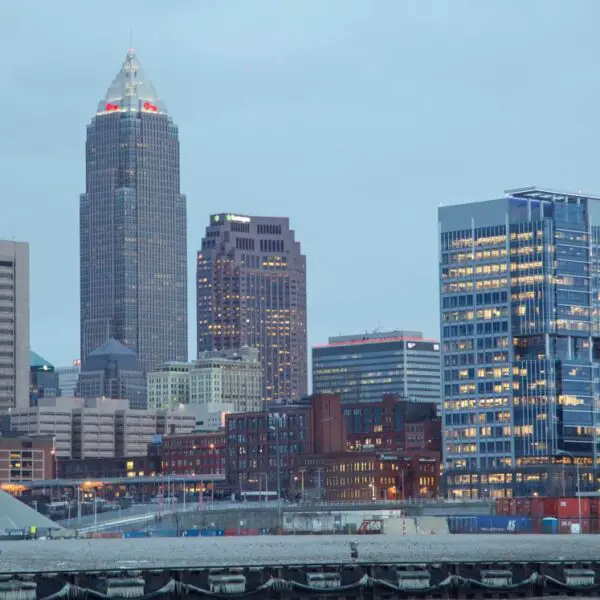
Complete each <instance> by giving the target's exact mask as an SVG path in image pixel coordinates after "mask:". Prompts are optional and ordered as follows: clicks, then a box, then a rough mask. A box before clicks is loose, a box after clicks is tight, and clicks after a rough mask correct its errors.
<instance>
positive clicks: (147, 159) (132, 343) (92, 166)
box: [80, 50, 187, 370]
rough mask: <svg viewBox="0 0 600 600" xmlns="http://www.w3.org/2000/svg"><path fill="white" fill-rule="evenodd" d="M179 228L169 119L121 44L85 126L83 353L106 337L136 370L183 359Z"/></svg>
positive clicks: (180, 208) (182, 210)
mask: <svg viewBox="0 0 600 600" xmlns="http://www.w3.org/2000/svg"><path fill="white" fill-rule="evenodd" d="M186 235H187V234H186V200H185V196H183V195H181V193H180V189H179V140H178V132H177V127H176V126H175V125H174V123H173V120H172V119H171V117H170V116H169V115H168V113H167V109H166V107H165V105H164V103H163V102H162V100H160V98H159V97H158V95H157V93H156V90H155V89H154V87H153V86H152V84H151V83H150V81H149V80H148V78H147V77H146V74H145V73H144V71H143V70H142V68H141V66H140V63H139V61H138V58H137V56H136V54H135V52H134V51H133V50H130V51H129V52H128V53H127V56H126V58H125V62H124V63H123V66H122V67H121V70H120V71H119V73H118V75H117V77H116V78H115V80H114V81H113V82H112V84H111V86H110V87H109V88H108V91H107V92H106V95H105V97H104V98H103V99H102V100H101V101H100V102H99V104H98V108H97V110H96V114H95V115H94V117H93V118H92V122H91V123H90V125H88V128H87V143H86V192H85V194H82V196H81V202H80V254H81V264H80V285H81V356H82V358H83V360H84V361H85V357H87V356H89V354H90V353H91V352H93V351H94V350H96V348H99V347H100V346H101V345H102V344H103V343H104V342H106V340H107V339H109V338H114V339H116V340H118V341H119V342H121V343H122V344H124V345H125V346H127V347H128V348H130V349H131V350H133V351H134V352H135V353H136V354H137V355H138V356H139V358H140V360H141V362H142V364H143V366H144V368H145V370H151V369H153V368H155V367H156V366H158V365H160V364H163V363H164V362H167V361H173V360H186V359H187V306H186V305H187V287H186V276H187V273H186V269H187V268H186Z"/></svg>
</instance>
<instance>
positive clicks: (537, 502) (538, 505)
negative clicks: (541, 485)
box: [531, 498, 544, 519]
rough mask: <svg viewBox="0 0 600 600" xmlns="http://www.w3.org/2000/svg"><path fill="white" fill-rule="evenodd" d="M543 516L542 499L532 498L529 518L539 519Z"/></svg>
mask: <svg viewBox="0 0 600 600" xmlns="http://www.w3.org/2000/svg"><path fill="white" fill-rule="evenodd" d="M543 516H544V499H543V498H532V499H531V518H532V519H541V518H542V517H543Z"/></svg>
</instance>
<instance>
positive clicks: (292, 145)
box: [0, 1, 600, 366]
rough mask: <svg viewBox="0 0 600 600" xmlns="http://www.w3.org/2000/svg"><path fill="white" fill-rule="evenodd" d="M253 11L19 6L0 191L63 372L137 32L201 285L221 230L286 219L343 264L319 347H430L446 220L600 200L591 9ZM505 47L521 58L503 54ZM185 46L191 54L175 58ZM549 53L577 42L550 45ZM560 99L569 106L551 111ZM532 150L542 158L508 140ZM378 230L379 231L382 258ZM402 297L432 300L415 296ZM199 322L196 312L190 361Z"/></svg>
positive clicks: (319, 308)
mask: <svg viewBox="0 0 600 600" xmlns="http://www.w3.org/2000/svg"><path fill="white" fill-rule="evenodd" d="M259 4H260V3H257V5H255V6H253V7H252V8H250V7H245V6H242V5H240V6H237V7H236V8H231V9H230V10H229V9H228V8H227V7H224V6H221V5H219V6H215V7H208V6H206V5H202V4H201V3H194V4H186V5H178V6H177V7H173V8H170V9H169V10H166V8H165V7H161V8H157V9H156V11H155V10H139V9H140V7H141V5H138V4H136V3H132V6H127V7H123V10H122V12H121V13H120V17H121V18H120V19H119V23H116V22H115V12H114V7H108V6H106V7H101V8H98V9H97V10H92V7H87V6H86V5H78V4H76V5H73V6H72V7H71V8H70V12H69V14H70V17H69V19H62V18H57V17H56V15H55V14H54V12H55V11H51V10H50V8H49V7H48V6H46V5H45V4H44V3H42V2H37V3H34V6H35V10H32V11H30V14H29V15H27V17H26V18H25V16H24V15H20V14H19V11H18V10H16V9H15V10H12V11H11V10H10V9H7V13H5V16H6V18H5V19H3V21H2V23H1V24H0V30H1V32H2V42H1V43H2V44H4V45H5V47H6V51H7V52H8V51H9V50H10V48H14V47H20V59H19V61H18V64H17V63H14V65H9V66H8V72H7V77H6V78H5V80H4V84H5V85H6V86H10V90H11V93H10V94H4V95H3V96H2V98H1V99H0V105H1V106H2V108H3V109H4V110H3V114H4V115H10V118H6V119H4V120H3V125H2V127H3V132H4V133H5V135H3V136H2V137H1V140H0V152H1V153H2V156H3V159H4V161H5V162H4V163H3V164H4V165H5V166H6V171H7V172H8V173H11V174H12V176H11V177H6V178H3V179H2V181H1V182H0V194H1V197H2V198H5V199H15V200H16V199H18V201H15V202H14V203H13V204H14V206H11V211H10V214H9V218H8V219H7V220H6V221H5V222H4V231H3V232H2V234H3V237H6V238H12V237H13V236H14V237H15V238H16V239H21V240H28V241H30V243H31V257H32V258H31V260H32V264H31V275H32V339H31V346H32V347H33V348H35V349H36V351H38V352H39V353H40V354H41V355H43V356H45V357H47V358H48V359H49V360H51V361H52V363H53V364H55V365H57V366H60V365H68V364H70V363H71V361H72V359H76V358H79V356H78V354H79V352H78V351H77V350H78V348H79V340H78V338H79V324H78V322H77V314H78V312H79V309H78V299H77V292H76V288H77V279H78V265H77V262H78V259H77V255H78V250H77V235H76V233H75V231H76V227H77V225H76V220H77V218H76V213H77V210H76V206H77V198H78V195H79V193H80V192H81V190H82V189H83V183H84V182H83V158H82V153H81V148H82V145H83V138H84V131H83V130H82V126H83V123H87V122H88V120H89V116H90V115H89V112H90V107H93V106H95V103H96V102H97V100H98V92H99V91H101V89H102V87H103V86H104V85H105V84H106V83H107V82H108V81H110V79H111V78H112V76H113V75H114V69H115V64H118V62H120V61H121V59H122V55H123V53H124V52H125V51H126V49H127V43H128V39H129V29H130V23H131V22H135V27H134V46H135V47H136V48H138V50H139V52H140V55H141V56H142V59H143V62H144V65H145V66H146V67H147V68H148V70H149V71H150V73H151V75H152V78H153V81H154V82H155V83H156V84H157V89H159V90H160V91H161V92H162V93H163V94H164V95H165V96H167V97H168V101H169V109H170V111H172V113H173V114H174V115H176V118H177V122H178V124H179V126H180V128H181V143H182V177H183V179H182V189H183V190H185V192H186V193H187V195H188V198H189V202H190V206H189V207H188V210H189V218H190V227H189V233H188V289H190V290H192V289H193V288H192V287H191V286H192V283H193V281H194V267H195V265H194V263H193V262H192V259H193V257H194V256H195V252H196V250H197V249H198V245H199V238H200V234H201V232H199V231H198V227H200V228H202V226H203V224H204V222H205V219H206V216H207V215H209V214H213V213H216V212H219V211H221V210H223V209H224V208H225V207H226V208H227V209H228V210H233V211H235V212H237V213H240V214H270V215H281V214H284V215H286V216H289V217H290V220H291V221H292V222H293V223H294V227H295V229H296V230H297V231H298V232H299V235H301V238H302V241H303V249H304V251H305V253H306V254H307V256H308V257H309V258H311V257H325V259H326V260H327V259H330V260H332V261H336V266H335V272H336V277H331V276H330V272H329V271H328V270H327V269H326V268H324V267H323V266H322V265H321V264H317V263H315V266H314V267H313V268H312V269H311V271H310V273H309V281H308V290H309V311H308V312H309V326H308V331H309V345H310V346H313V345H314V344H316V343H323V342H325V341H326V339H327V338H328V337H329V336H330V335H335V334H338V333H349V332H352V331H360V330H363V329H373V328H375V327H376V326H377V325H381V326H382V327H384V328H395V327H410V328H415V329H420V330H423V331H424V333H425V335H426V336H427V337H437V335H438V324H437V316H438V312H437V291H436V289H437V288H436V286H437V281H436V276H435V263H436V260H437V257H436V255H437V250H436V247H437V243H436V224H435V221H436V219H435V210H436V207H437V205H438V204H439V203H440V202H443V203H444V204H451V203H454V202H458V201H463V200H479V199H481V198H485V197H488V198H492V197H494V195H495V193H496V191H497V190H499V189H504V187H505V184H506V182H507V181H508V182H514V185H528V184H530V183H535V182H543V183H544V184H545V185H548V186H549V187H553V188H559V189H574V190H577V189H585V190H589V191H591V192H593V191H595V190H596V191H597V190H598V189H600V184H599V183H598V181H597V179H596V169H595V164H594V160H593V156H594V152H592V151H590V148H592V141H591V139H592V137H591V136H592V132H593V127H592V128H590V126H589V124H590V122H593V120H594V118H595V117H594V115H595V114H596V108H595V105H594V104H593V100H592V98H593V97H594V91H595V87H596V86H597V81H596V79H597V78H595V76H594V74H595V73H596V71H597V67H596V65H595V63H594V62H593V59H592V57H593V56H595V55H597V50H598V48H597V45H598V41H597V40H596V36H595V35H594V33H593V31H592V30H591V24H592V23H593V21H594V19H593V15H596V14H598V7H597V6H596V5H595V4H593V3H591V2H581V3H572V4H569V5H568V6H567V5H562V6H559V7H556V8H555V10H553V11H547V10H546V9H545V7H544V4H543V3H541V2H532V3H528V4H527V6H526V7H525V6H523V5H522V3H516V2H511V1H507V2H503V3H501V4H496V5H495V6H486V7H484V6H477V7H475V8H474V7H473V5H472V3H469V2H460V1H459V2H456V3H453V4H452V8H451V9H450V8H449V7H444V8H439V10H438V11H433V10H432V11H430V12H428V11H427V10H426V9H423V8H422V5H419V3H411V2H407V3H402V4H400V3H397V2H382V4H381V5H380V6H381V9H380V10H379V11H368V10H366V9H365V8H364V6H365V5H364V3H362V5H361V4H359V3H355V2H352V1H350V2H344V3H343V4H342V3H339V2H337V3H336V2H333V3H332V4H331V5H329V6H327V7H325V6H323V5H322V3H316V2H307V3H303V4H302V6H296V7H294V8H292V7H290V6H283V7H281V9H280V11H281V12H279V11H270V10H267V9H266V7H264V6H262V7H261V6H259ZM342 8H343V10H342ZM59 12H60V11H59ZM276 13H278V14H276ZM583 14H586V15H587V17H588V18H585V19H583V18H582V15H583ZM590 15H591V16H592V17H591V18H589V17H590ZM308 22H310V23H314V24H315V27H306V25H307V23H308ZM73 23H77V27H75V28H73V27H72V24H73ZM448 23H450V24H451V26H450V27H448ZM26 31H27V32H34V34H35V35H30V34H29V33H28V34H27V35H26V36H25V32H26ZM240 31H244V36H242V37H241V38H240V37H239V33H240ZM374 31H376V32H377V35H376V36H375V35H374V34H373V32H374ZM575 32H577V33H575ZM503 35H510V37H511V40H512V45H511V48H503V49H502V52H500V51H499V48H500V46H499V42H498V40H499V39H501V38H502V36H503ZM170 37H173V38H176V39H177V40H178V44H165V43H164V39H169V38H170ZM548 37H553V38H555V39H559V38H560V39H561V40H562V43H561V44H558V45H556V46H549V45H548V44H546V43H545V40H547V39H548ZM23 39H27V40H28V43H27V44H22V40H23ZM473 48H477V49H478V50H477V52H473V51H472V50H473ZM59 55H60V56H68V60H64V61H57V60H56V57H57V56H59ZM573 65H576V67H573ZM74 73H77V74H78V76H77V77H75V76H74V75H73V74H74ZM549 81H552V84H553V86H554V89H556V94H553V95H552V97H546V98H545V99H544V102H543V103H540V102H539V90H540V89H541V87H542V86H543V85H544V83H547V82H549ZM40 86H43V91H44V100H43V102H41V101H40V100H39V87H40ZM515 89H518V90H519V93H518V94H515V92H514V90H515ZM575 89H585V90H587V93H585V94H573V93H572V90H575ZM11 98H19V101H18V102H13V101H12V100H11ZM41 106H43V107H44V110H40V107H41ZM557 115H561V116H562V118H561V119H557V118H556V116H557ZM31 131H35V132H36V138H35V140H36V143H35V145H33V144H31V142H30V139H31V137H30V136H29V135H28V134H27V132H31ZM525 137H526V138H527V139H529V140H535V141H534V143H533V145H531V144H520V143H515V141H516V140H519V139H524V138H525ZM556 140H564V146H563V147H564V148H566V147H567V146H568V147H569V151H568V152H566V151H565V150H562V149H561V146H559V145H557V144H556ZM498 165H502V168H498ZM32 171H33V172H34V173H35V176H31V173H32ZM432 174H435V176H432ZM424 186H426V187H425V189H424ZM5 202H8V200H5ZM367 212H369V213H371V217H370V218H375V216H376V215H385V218H383V217H382V218H381V219H380V222H378V224H377V226H376V227H377V230H378V232H377V237H376V244H375V243H372V242H370V241H369V240H370V238H369V231H368V228H366V227H365V223H366V220H367V217H365V214H366V213H367ZM32 215H34V216H35V218H31V216H32ZM57 231H58V232H60V235H57ZM353 240H358V241H359V243H354V242H353ZM425 240H426V241H425ZM340 249H342V250H340ZM416 249H418V252H419V260H414V257H415V252H416ZM391 257H393V259H394V273H395V275H394V276H389V275H388V270H387V264H388V262H389V259H390V258H391ZM319 261H320V259H319ZM49 265H53V266H54V265H59V268H58V271H56V270H55V269H54V268H52V269H51V268H49ZM357 273H358V274H360V284H357V279H356V274H357ZM398 274H401V276H397V275H398ZM407 281H410V288H411V289H412V290H419V292H418V293H410V294H409V293H404V289H405V284H406V282H407ZM55 289H59V290H60V293H57V294H54V293H48V290H52V291H53V290H55ZM188 304H190V305H193V303H192V302H189V303H188ZM194 312H195V311H194V306H190V312H189V313H188V315H189V323H188V334H189V338H190V344H189V346H188V347H189V350H190V356H193V353H194V352H195V347H194V346H195V344H194V342H193V340H194V338H195V327H194V321H193V320H192V319H193V317H192V315H193V314H194Z"/></svg>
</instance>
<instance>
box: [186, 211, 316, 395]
mask: <svg viewBox="0 0 600 600" xmlns="http://www.w3.org/2000/svg"><path fill="white" fill-rule="evenodd" d="M197 258H198V261H197V279H196V282H197V308H198V352H204V351H207V350H225V349H231V348H241V347H242V346H250V347H253V348H258V350H259V352H260V361H261V368H262V374H263V385H262V393H263V398H264V399H265V400H266V401H271V400H280V399H297V398H300V397H301V396H303V395H305V394H306V391H307V345H306V344H307V341H306V257H305V256H304V255H303V254H302V252H301V250H300V243H299V242H298V241H296V239H295V235H294V231H293V230H291V229H290V226H289V220H288V219H286V218H275V217H248V216H242V215H234V214H217V215H212V216H211V218H210V224H209V225H208V227H207V228H206V234H205V236H204V239H203V240H202V250H201V251H199V252H198V257H197Z"/></svg>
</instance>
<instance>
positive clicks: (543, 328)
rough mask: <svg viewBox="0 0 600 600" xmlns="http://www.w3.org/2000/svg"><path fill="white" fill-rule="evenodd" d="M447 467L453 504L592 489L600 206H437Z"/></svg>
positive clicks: (596, 200) (572, 198)
mask: <svg viewBox="0 0 600 600" xmlns="http://www.w3.org/2000/svg"><path fill="white" fill-rule="evenodd" d="M439 229H440V236H441V239H440V286H441V293H440V297H441V335H442V340H441V341H442V355H443V399H444V402H443V418H444V430H445V431H444V437H445V439H444V460H445V473H446V484H447V488H448V493H450V494H451V495H453V496H455V497H460V496H462V497H465V496H466V497H474V496H510V495H517V494H518V495H531V494H533V493H538V494H540V495H542V494H552V495H557V494H558V495H560V494H563V495H564V494H565V493H567V494H569V493H571V494H572V493H574V491H575V489H576V484H577V480H578V479H579V475H578V473H577V472H576V470H575V469H574V468H573V463H574V462H576V463H578V465H579V466H580V467H581V486H582V489H593V490H594V491H595V490H596V489H597V483H596V481H595V478H596V475H595V474H594V473H595V472H597V469H598V465H599V464H600V436H599V434H598V432H600V428H599V425H600V406H599V405H598V398H599V397H600V320H599V319H598V316H599V314H600V197H593V196H587V195H584V194H581V193H570V192H565V193H563V192H556V191H552V190H546V189H539V188H525V189H520V190H513V191H509V192H506V195H505V197H503V198H499V199H497V200H490V201H485V202H476V203H472V204H463V205H457V206H447V207H443V208H440V209H439Z"/></svg>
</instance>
